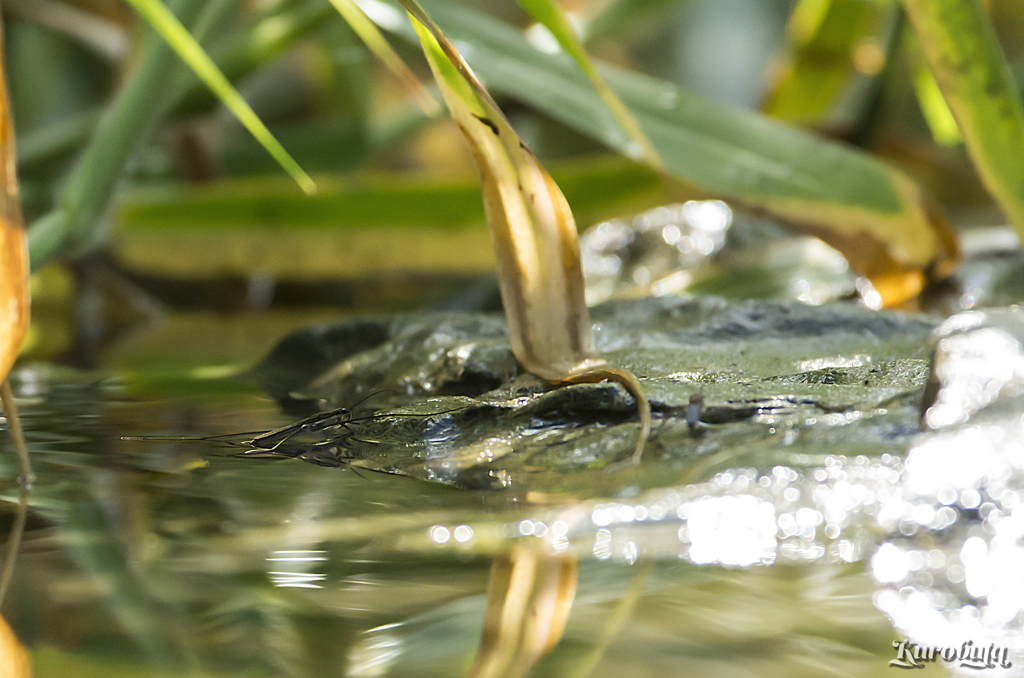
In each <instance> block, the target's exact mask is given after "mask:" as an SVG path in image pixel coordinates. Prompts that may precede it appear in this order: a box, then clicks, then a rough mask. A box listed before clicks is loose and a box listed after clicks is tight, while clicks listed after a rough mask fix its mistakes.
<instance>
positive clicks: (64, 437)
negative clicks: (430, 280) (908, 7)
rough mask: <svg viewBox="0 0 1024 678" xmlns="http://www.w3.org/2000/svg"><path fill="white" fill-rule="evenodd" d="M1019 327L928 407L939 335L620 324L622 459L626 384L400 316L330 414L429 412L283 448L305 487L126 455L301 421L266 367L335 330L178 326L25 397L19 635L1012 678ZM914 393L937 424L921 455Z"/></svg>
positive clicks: (491, 659)
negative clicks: (631, 394) (644, 439)
mask: <svg viewBox="0 0 1024 678" xmlns="http://www.w3.org/2000/svg"><path fill="white" fill-rule="evenodd" d="M968 270H969V271H970V270H972V269H970V268H968ZM1002 313H1003V315H1000V314H998V313H997V314H995V315H990V316H985V315H977V314H976V316H970V317H967V318H966V319H961V320H957V321H956V322H954V323H953V324H951V325H950V324H947V325H943V328H944V329H942V330H940V334H941V337H944V339H943V341H945V342H946V343H945V344H941V342H940V344H941V345H940V353H942V352H943V351H945V353H942V355H943V356H944V357H943V359H942V360H943V362H942V364H943V365H945V368H944V369H945V371H940V372H939V373H937V377H936V378H937V379H938V383H937V384H936V383H933V384H930V385H929V384H928V383H927V381H928V377H929V360H930V358H929V350H930V345H931V342H932V339H930V337H931V336H932V333H933V331H934V328H935V326H936V324H937V322H938V320H937V319H936V318H934V317H932V318H926V317H923V316H913V315H905V314H897V313H882V314H873V313H872V312H869V311H867V310H864V309H858V308H856V307H855V306H854V305H853V304H849V303H846V304H837V305H832V306H824V307H810V306H803V305H801V304H796V303H794V302H784V303H783V302H743V303H734V302H726V301H724V300H720V299H719V300H716V299H711V298H690V299H686V298H682V299H676V300H661V301H647V302H636V303H633V302H630V303H628V304H620V305H618V306H616V305H612V306H609V307H602V309H599V310H597V311H595V323H596V325H595V327H596V330H595V332H596V336H597V342H598V345H599V348H600V350H601V351H602V352H603V353H604V354H606V355H608V356H610V357H611V358H612V359H613V362H616V363H617V364H621V365H625V366H627V367H631V368H632V369H634V371H636V372H637V373H639V374H641V375H642V376H643V377H644V379H645V387H646V388H647V390H648V392H649V395H650V397H651V400H652V404H653V405H654V409H655V414H656V421H655V433H654V436H653V437H652V442H651V444H650V445H649V446H648V449H647V450H646V451H645V457H644V461H643V463H641V464H640V465H639V466H630V465H628V464H623V463H621V462H622V459H621V455H619V454H618V451H621V450H626V451H627V456H628V451H630V450H631V449H632V441H633V440H635V438H634V436H635V433H636V422H635V421H634V420H632V403H631V401H630V399H629V398H627V397H626V396H625V395H624V393H622V392H621V391H619V390H618V389H617V387H612V386H607V385H605V386H602V385H583V386H579V387H572V388H571V389H565V390H563V391H559V392H556V393H554V394H551V393H549V394H545V393H544V392H543V389H542V388H541V387H540V385H538V384H536V383H533V382H530V381H529V379H524V378H523V377H522V375H519V376H515V375H503V373H502V372H501V371H502V370H503V369H505V367H504V366H506V365H507V362H508V361H507V360H506V357H503V356H505V354H506V353H507V350H506V349H501V342H502V341H504V340H503V339H502V338H501V335H500V332H498V333H497V334H495V332H493V331H492V330H493V327H492V326H491V323H492V321H491V320H488V319H487V318H486V317H476V316H474V317H473V318H471V320H470V321H465V322H464V321H462V320H452V318H451V317H450V316H445V315H434V316H431V315H419V316H415V317H412V320H410V317H405V319H403V320H401V321H400V322H398V321H396V322H392V323H390V324H389V325H388V326H387V327H388V330H387V332H386V333H385V334H387V336H386V337H383V338H381V337H378V338H377V339H375V340H374V344H373V345H372V346H363V347H357V348H358V349H359V350H358V351H355V352H352V351H350V352H351V353H352V355H353V356H355V357H353V358H351V359H348V362H347V363H346V365H348V367H347V368H346V370H347V371H345V372H344V374H341V375H340V376H339V375H338V374H334V376H333V377H332V379H331V380H329V381H328V382H325V383H322V384H321V390H322V391H323V392H321V393H318V394H315V395H319V396H324V397H328V398H335V399H336V403H335V404H337V403H342V404H351V403H352V402H354V401H355V399H356V396H358V395H360V394H361V393H363V394H365V391H360V388H362V386H365V385H366V384H367V383H371V382H372V384H373V386H374V387H375V388H377V387H380V388H389V387H390V388H392V389H393V391H397V393H395V392H393V393H391V394H390V395H387V396H384V398H383V400H384V402H383V403H380V404H378V405H377V406H376V407H379V408H384V410H385V411H392V412H404V413H407V414H415V415H416V416H417V417H420V416H422V419H416V418H405V419H402V418H400V417H397V416H388V417H381V418H377V419H371V420H366V421H364V422H361V423H357V424H354V425H353V429H352V430H341V431H340V435H339V437H338V438H337V439H336V440H335V441H334V442H333V443H332V446H330V447H322V448H321V447H316V448H315V450H314V452H315V453H309V454H306V453H303V454H297V455H293V456H300V457H301V458H302V459H305V460H306V461H312V462H315V463H304V461H302V460H301V459H294V458H286V457H285V456H281V457H277V458H254V457H252V456H245V455H240V454H239V452H240V451H241V450H240V449H239V448H237V447H230V446H226V445H224V444H223V443H222V441H219V440H205V441H194V440H193V441H183V440H125V439H124V438H125V437H136V436H156V435H169V434H173V435H180V436H219V435H224V434H229V433H238V432H244V431H263V430H268V429H274V428H277V427H279V426H283V425H286V424H288V423H291V422H293V421H295V419H296V418H297V416H298V415H296V414H295V413H294V412H292V413H291V414H286V413H285V412H284V411H283V410H282V407H281V406H280V405H279V404H278V403H277V402H275V401H274V400H272V399H271V398H270V397H269V396H268V395H266V394H265V392H264V391H265V390H271V391H272V390H273V388H274V381H273V379H270V380H269V381H268V379H267V378H266V377H265V375H266V374H267V372H266V370H264V372H263V374H264V377H259V376H253V373H252V372H251V368H252V366H253V365H255V364H257V363H258V362H259V361H260V360H261V359H262V358H263V357H264V356H266V355H267V354H268V353H269V352H270V351H271V349H272V347H274V346H275V345H276V344H277V343H278V342H279V340H280V339H281V338H282V337H284V336H285V335H286V334H287V333H288V332H291V331H295V330H298V329H299V328H302V327H306V326H309V325H311V324H314V323H322V322H337V321H338V320H339V318H338V315H337V313H335V312H333V311H311V312H294V311H292V312H285V311H268V312H265V313H259V314H255V313H254V314H234V315H219V314H216V313H212V312H176V313H171V314H169V315H167V316H165V317H163V318H162V320H161V321H160V322H159V323H158V324H156V325H150V326H148V327H146V328H145V329H143V330H141V331H138V332H135V333H134V334H131V335H127V336H124V337H122V338H121V340H120V341H118V342H117V343H116V344H114V345H113V347H112V348H109V349H108V350H106V351H105V352H104V353H103V354H102V360H101V361H100V368H98V369H96V370H91V371H82V370H72V369H68V368H58V367H54V366H53V365H50V364H42V363H32V362H24V363H21V364H19V366H18V368H17V369H16V370H15V372H14V373H13V374H12V382H13V384H14V387H15V392H16V394H17V396H18V398H19V401H20V403H21V408H22V414H23V418H24V427H25V429H26V432H27V436H28V439H29V444H30V449H31V454H32V460H33V465H34V470H35V473H36V475H37V481H36V483H35V485H34V488H33V490H32V493H31V496H30V510H29V514H28V523H27V527H26V531H25V535H24V540H23V543H22V547H21V552H20V554H19V556H18V559H17V562H16V567H15V570H14V578H13V582H12V585H11V587H10V590H9V592H8V594H7V597H6V599H5V600H4V602H3V615H4V618H5V619H6V620H7V621H8V622H9V623H10V624H11V626H12V627H13V629H14V630H15V631H16V632H17V634H18V635H19V637H20V638H21V640H22V642H23V643H24V644H25V645H26V646H27V647H28V648H29V650H30V652H31V655H32V660H33V663H34V675H35V676H37V677H41V678H47V677H54V678H57V677H61V678H63V677H66V676H69V677H78V676H103V677H105V678H106V677H112V676H113V677H116V676H125V677H127V676H167V677H171V676H175V677H177V676H211V677H212V676H254V677H256V676H259V677H262V676H310V677H320V676H339V677H340V676H353V677H357V676H459V675H474V676H516V675H525V674H526V673H528V672H529V674H530V675H533V676H572V677H574V678H583V677H584V676H621V675H629V676H686V675H697V674H699V675H708V676H730V677H732V676H754V675H757V676H881V675H890V674H891V672H892V671H893V670H894V669H893V668H892V667H890V666H889V663H890V661H891V660H894V659H896V660H900V658H901V657H902V658H903V660H905V659H906V657H907V656H913V655H912V654H910V655H907V654H906V653H905V652H904V650H901V649H900V648H899V647H898V642H897V646H894V641H899V640H900V639H905V638H910V639H911V640H912V641H914V642H916V643H918V644H920V645H925V646H930V647H933V648H936V649H937V651H938V653H939V655H941V652H942V650H943V648H946V649H948V648H951V647H954V646H955V649H956V651H957V652H959V651H960V649H961V648H963V649H964V650H965V651H966V647H967V646H966V645H965V643H967V642H968V641H970V642H971V643H972V644H975V645H977V646H978V647H982V646H983V647H984V648H990V647H991V648H992V649H993V650H1002V649H1005V650H1006V653H1005V654H1003V655H998V653H996V654H995V655H994V654H993V653H992V652H990V653H989V655H988V656H987V657H985V658H982V659H981V660H980V661H981V663H982V664H986V662H987V664H986V668H985V669H984V672H985V674H986V675H1000V674H1007V672H1009V673H1010V674H1012V673H1013V672H1014V671H1016V670H1018V669H1019V668H1020V667H1021V666H1024V657H1022V655H1021V650H1022V642H1021V640H1020V639H1021V633H1020V626H1021V620H1022V619H1024V614H1022V612H1021V610H1024V587H1022V586H1021V585H1020V583H1019V582H1020V578H1019V571H1020V569H1019V565H1020V563H1022V562H1024V555H1022V549H1021V547H1020V540H1019V536H1020V535H1019V533H1020V530H1019V529H1018V528H1019V526H1020V525H1022V524H1024V513H1021V511H1020V510H1019V509H1020V507H1021V506H1024V462H1021V461H1020V455H1019V450H1017V448H1014V447H1013V446H1012V445H1010V444H1008V442H1007V441H1008V440H1011V439H1012V438H1007V436H1014V435H1018V438H1017V439H1018V440H1019V439H1020V437H1019V431H1018V432H1017V433H1014V431H1017V429H1015V428H1014V427H1018V428H1019V425H1020V422H1019V412H1020V411H1021V409H1022V408H1021V403H1020V402H1019V399H1020V394H1021V393H1024V388H1019V387H1020V385H1021V384H1024V367H1021V366H1022V365H1024V359H1022V358H1021V352H1020V351H1019V348H1020V345H1021V344H1020V342H1019V341H1018V340H1017V339H1014V338H1013V337H1017V338H1018V339H1019V338H1020V337H1021V336H1024V330H1021V328H1022V327H1024V323H1021V321H1020V319H1019V317H1018V313H1017V311H1015V310H1010V311H1006V312H1002ZM969 315H970V314H968V316H969ZM342 327H348V325H343V326H342ZM474 332H476V333H477V334H473V333H474ZM971 332H980V333H981V334H979V335H971ZM296 336H299V337H300V339H301V338H302V337H303V336H305V335H302V334H301V333H300V334H299V335H296ZM317 336H321V335H317ZM322 336H333V335H331V333H330V332H325V333H322ZM972 337H973V338H972ZM979 337H980V339H979ZM1006 337H1010V338H1009V339H1007V338H1006ZM412 338H415V339H416V341H419V342H421V344H416V343H415V342H414V341H413V339H412ZM993 338H995V339H993ZM961 339H962V340H963V341H965V342H966V344H964V345H965V346H968V347H969V348H967V349H964V350H961V349H957V348H956V347H957V345H958V344H957V342H958V341H960V340H961ZM1000 342H1002V343H1000ZM357 343H358V342H357ZM300 345H301V342H300ZM324 346H327V344H324ZM395 346H402V347H404V348H405V349H408V351H409V353H408V354H409V355H419V356H420V358H418V359H417V360H420V362H416V361H413V363H412V364H406V363H405V362H403V360H404V357H403V356H405V355H406V353H401V352H399V351H397V350H393V349H394V347H395ZM423 347H426V348H423ZM993 347H994V348H993ZM1015 347H1016V348H1015ZM683 348H685V350H683ZM427 349H429V350H427ZM991 350H997V352H996V353H991V352H988V353H986V351H991ZM359 351H363V353H359ZM503 351H504V352H503ZM958 351H959V352H958ZM998 351H1002V353H999V352H998ZM1015 351H1016V353H1015ZM417 352H419V353H417ZM328 353H329V351H328ZM364 354H365V355H364ZM360 356H363V357H360ZM367 356H369V357H367ZM292 357H294V356H292ZM278 358H279V359H281V360H283V361H284V364H287V363H288V360H290V358H289V357H288V356H287V355H285V356H284V358H281V356H280V355H279V356H278ZM370 358H372V359H370ZM389 361H390V362H389ZM972 361H973V362H972ZM979 365H989V366H990V367H992V366H1002V367H994V368H992V369H989V373H986V372H985V371H984V370H980V371H979V369H978V366H979ZM424 366H426V367H424ZM264 367H266V364H264ZM321 367H323V366H321ZM427 368H429V369H427ZM425 375H426V376H425ZM438 375H441V376H442V377H443V378H441V379H440V380H439V379H438ZM466 375H469V377H467V376H466ZM958 375H959V376H958ZM963 375H981V376H979V377H973V376H972V377H970V379H968V380H967V381H964V380H963V379H964V376H963ZM427 377H429V379H428V378H427ZM509 378H510V379H511V380H510V381H509V380H508V379H509ZM503 379H504V380H505V381H502V380H503ZM958 379H960V381H957V380H958ZM261 383H262V384H263V386H264V388H263V389H261V388H260V386H259V385H258V384H261ZM361 385H362V386H361ZM403 389H404V390H403ZM936 389H938V391H937V393H938V395H936ZM964 393H966V394H968V395H967V396H964V398H967V400H963V398H960V395H958V394H961V395H962V394H964ZM972 394H973V395H972ZM978 394H981V395H982V396H984V397H983V398H982V400H977V399H976V398H975V396H977V395H978ZM694 396H697V397H696V398H695V397H694ZM925 398H932V399H933V400H934V401H935V403H936V408H937V409H934V408H933V409H934V411H935V412H937V413H942V412H944V413H945V414H943V416H944V417H946V419H948V421H945V422H938V423H936V422H932V424H933V428H935V429H936V430H933V431H932V432H930V433H928V432H923V429H922V423H921V419H920V417H921V403H922V399H925ZM958 398H960V400H958ZM972 398H975V401H976V402H975V405H976V406H977V407H976V408H975V410H977V411H975V410H971V411H969V412H968V409H970V408H969V407H968V405H969V403H970V402H974V401H972V400H971V399H972ZM467 403H470V404H471V406H469V405H467ZM367 407H369V406H367ZM694 407H696V412H695V411H694ZM972 407H973V406H972ZM424 408H426V409H424ZM943 408H945V409H943ZM1000 408H1001V409H1000ZM370 411H372V410H370ZM957 412H967V414H966V415H965V416H966V419H965V421H966V420H968V419H969V420H970V423H971V426H969V427H966V426H964V422H963V421H958V420H957V416H958V415H957V414H956V413H957ZM978 412H981V414H980V415H978ZM951 413H952V414H951ZM986 413H987V414H986ZM426 415H429V416H426ZM936 416H938V414H936ZM986 417H988V418H986ZM1000 417H1002V418H1000ZM1006 417H1010V418H1009V419H1007V418H1006ZM698 420H699V421H698ZM993 422H994V423H993ZM1007 422H1010V423H1007ZM943 427H945V428H943ZM986 427H988V428H986ZM336 433H337V431H336ZM367 438H369V440H367ZM6 447H7V445H6V443H5V444H4V450H3V454H0V478H3V479H4V480H3V481H2V483H0V497H2V499H3V500H4V505H3V514H2V519H3V524H0V529H3V531H4V533H6V532H7V531H8V530H9V526H10V524H11V523H12V522H13V515H14V511H15V506H16V504H17V500H18V487H17V482H16V473H17V471H16V465H15V461H14V459H13V455H11V454H9V453H8V450H7V449H6ZM964 449H966V450H969V451H971V454H968V455H961V454H959V453H958V452H956V451H957V450H964ZM323 450H328V451H329V453H325V452H323ZM285 451H286V449H285V448H284V447H282V449H281V452H282V453H283V452H285ZM292 452H294V450H293V451H292ZM964 460H967V461H966V462H965V461H964ZM950 493H952V494H950ZM1015 573H1016V574H1015ZM894 624H895V626H894ZM962 644H964V645H962ZM968 655H969V653H968ZM937 656H938V655H935V654H934V653H933V655H932V657H933V660H932V661H924V662H923V664H924V667H925V668H924V673H925V674H927V675H932V674H936V673H937V674H944V673H946V672H947V671H954V672H960V673H968V674H971V675H976V668H974V667H972V666H968V665H967V664H970V662H971V661H972V657H973V655H969V656H967V658H966V662H961V661H960V659H963V657H958V659H957V660H956V661H944V660H943V659H941V657H938V658H936V657H937ZM993 657H995V660H994V661H993ZM919 658H920V655H919ZM1000 660H1002V664H1001V665H1000ZM1011 661H1012V662H1013V663H1014V666H1013V667H1010V668H1009V669H1008V670H1007V669H1005V668H1001V666H1002V667H1005V666H1007V665H1008V664H1010V662H1011ZM989 665H991V667H990V666H989Z"/></svg>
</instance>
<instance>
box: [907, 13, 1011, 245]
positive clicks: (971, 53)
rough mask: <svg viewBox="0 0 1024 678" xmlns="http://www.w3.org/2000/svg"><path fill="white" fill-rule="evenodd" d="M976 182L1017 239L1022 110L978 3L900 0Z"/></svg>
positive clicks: (989, 25)
mask: <svg viewBox="0 0 1024 678" xmlns="http://www.w3.org/2000/svg"><path fill="white" fill-rule="evenodd" d="M903 5H904V7H906V10H907V15H908V16H909V17H910V21H911V23H912V24H913V26H914V30H915V31H916V32H917V36H918V39H919V40H920V43H921V48H922V50H923V51H924V55H925V58H926V60H927V61H928V65H929V66H930V67H931V69H932V72H933V73H934V74H935V79H936V80H937V81H938V83H939V89H941V90H942V94H943V96H944V97H945V99H946V103H947V104H949V108H950V110H951V111H952V112H953V116H954V117H955V118H956V121H957V124H958V125H959V127H960V131H961V132H962V133H963V136H964V143H965V144H966V146H967V152H968V153H969V154H970V156H971V160H972V161H973V163H974V166H975V168H976V169H977V171H978V174H979V175H980V176H981V180H982V182H983V183H984V184H985V187H986V188H987V189H988V191H989V193H990V194H991V195H992V197H994V198H995V199H996V201H997V202H998V203H999V205H1000V207H1002V209H1003V211H1004V212H1005V213H1006V216H1007V217H1008V218H1009V220H1010V222H1011V223H1012V224H1013V225H1014V227H1015V228H1016V229H1017V233H1018V234H1019V235H1020V236H1021V239H1022V240H1024V162H1022V161H1021V158H1022V157H1024V106H1022V105H1021V99H1020V96H1019V94H1018V92H1019V90H1018V89H1017V86H1016V84H1015V83H1014V80H1013V74H1012V73H1011V71H1010V67H1009V65H1008V64H1007V61H1006V57H1005V55H1004V54H1003V51H1002V49H1001V48H1000V46H999V42H998V40H997V39H996V34H995V30H994V29H993V27H992V23H991V22H990V21H989V19H988V16H987V15H986V14H985V9H984V8H983V7H982V5H981V2H980V1H979V0H903Z"/></svg>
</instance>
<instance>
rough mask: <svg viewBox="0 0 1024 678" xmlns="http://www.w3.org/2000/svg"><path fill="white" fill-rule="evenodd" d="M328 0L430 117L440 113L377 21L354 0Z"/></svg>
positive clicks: (434, 102)
mask: <svg viewBox="0 0 1024 678" xmlns="http://www.w3.org/2000/svg"><path fill="white" fill-rule="evenodd" d="M330 2H331V4H332V5H333V6H334V8H335V9H336V10H338V14H340V15H341V16H342V17H343V18H344V19H345V21H346V22H347V23H348V25H349V27H350V28H351V29H352V30H353V31H354V32H355V34H356V35H358V36H359V39H360V40H362V41H363V44H364V45H366V47H367V49H369V50H370V51H371V52H373V54H374V56H376V57H377V58H378V59H379V60H380V62H381V63H382V64H384V66H386V67H387V69H388V70H389V71H391V72H392V73H393V74H394V76H395V77H396V78H398V80H399V82H401V83H402V86H403V87H405V89H406V91H407V92H409V95H410V96H412V98H413V100H414V101H416V103H417V104H418V105H419V107H420V108H422V109H423V112H424V113H426V114H427V115H429V116H431V117H433V116H435V115H437V114H438V113H440V112H441V107H440V106H438V104H437V101H436V100H435V99H434V97H433V96H431V95H430V92H429V91H428V90H427V88H426V87H424V86H423V83H421V82H420V81H419V78H417V77H416V75H415V74H414V73H413V72H412V71H411V70H410V69H409V67H408V66H406V65H405V62H404V61H402V57H400V56H398V53H397V52H395V50H394V49H393V48H392V47H391V45H390V44H389V43H388V41H387V38H385V37H384V36H383V35H382V34H381V32H380V31H379V30H377V25H376V24H374V23H373V22H372V21H370V19H369V18H368V17H367V16H366V15H365V14H363V10H361V9H359V5H357V4H356V3H355V0H330Z"/></svg>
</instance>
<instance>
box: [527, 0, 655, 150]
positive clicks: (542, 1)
mask: <svg viewBox="0 0 1024 678" xmlns="http://www.w3.org/2000/svg"><path fill="white" fill-rule="evenodd" d="M517 1H518V2H519V4H520V5H522V6H523V8H524V9H525V10H526V11H528V12H529V13H530V14H531V15H532V16H533V18H534V19H536V20H537V21H538V22H540V23H541V24H543V25H544V27H545V28H547V29H548V30H549V31H551V34H552V35H553V36H555V39H556V40H558V44H559V45H561V46H562V49H564V50H565V51H566V52H567V53H568V54H569V56H571V57H572V58H573V60H574V61H575V62H576V63H577V64H578V65H579V67H580V70H582V71H583V72H584V73H585V74H586V75H587V77H588V78H589V79H590V82H591V83H593V85H594V89H595V90H597V93H598V95H599V96H600V97H601V99H602V100H604V103H605V105H606V106H608V110H610V111H611V112H612V115H614V116H615V119H616V120H617V121H618V123H619V125H621V126H622V129H623V131H624V132H625V133H626V134H627V135H628V136H629V139H630V141H631V142H632V146H633V147H635V151H634V148H630V149H629V151H630V152H627V154H626V155H628V156H630V157H632V158H633V159H634V160H640V159H643V160H644V161H646V162H647V164H649V165H650V166H651V167H654V168H655V169H659V170H661V169H664V168H665V164H664V163H663V162H662V160H661V156H660V155H658V151H656V150H655V149H654V146H653V145H651V142H650V140H648V138H647V135H646V134H644V131H643V129H641V128H640V125H639V123H637V121H636V118H634V117H633V114H632V113H630V112H629V108H627V107H626V104H624V103H622V99H620V98H619V95H617V94H616V93H615V92H614V91H613V90H612V88H611V87H609V86H608V83H606V82H605V81H604V78H602V77H601V74H600V73H598V71H597V68H596V67H595V66H594V62H593V61H591V59H590V55H589V54H587V50H586V49H584V47H583V43H581V42H580V38H579V36H578V35H577V34H576V29H575V28H574V27H573V25H572V24H571V23H569V19H568V18H567V17H566V16H565V13H564V12H562V10H561V8H560V7H558V5H556V4H555V3H554V1H553V0H517Z"/></svg>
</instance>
